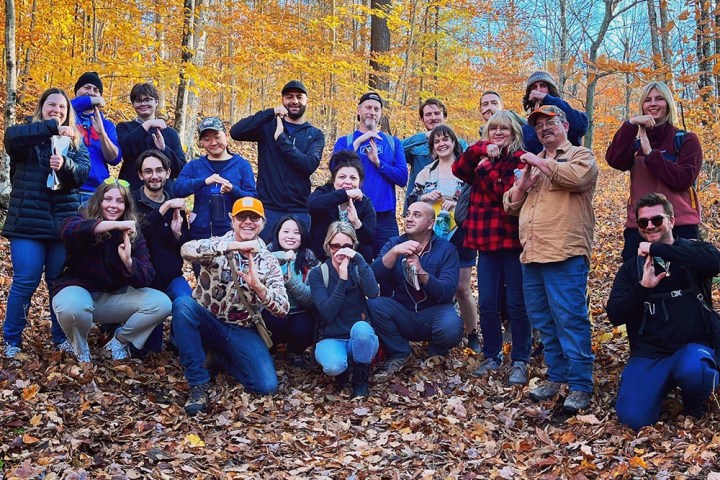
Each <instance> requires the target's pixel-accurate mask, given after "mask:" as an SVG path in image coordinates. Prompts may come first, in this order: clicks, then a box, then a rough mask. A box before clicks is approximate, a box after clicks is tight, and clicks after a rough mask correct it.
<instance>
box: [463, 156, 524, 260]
mask: <svg viewBox="0 0 720 480" xmlns="http://www.w3.org/2000/svg"><path fill="white" fill-rule="evenodd" d="M488 145H489V142H478V143H476V144H475V145H473V146H472V147H470V148H469V149H467V150H466V151H465V152H464V153H463V154H462V155H461V156H460V158H458V159H457V160H456V161H455V163H453V166H452V169H453V174H454V175H455V176H457V177H458V178H460V179H462V180H464V181H466V182H468V183H469V184H471V185H472V189H471V190H470V206H469V208H468V216H467V218H466V219H465V222H464V223H463V228H464V229H465V244H464V246H465V247H466V248H472V249H476V250H480V251H482V252H493V251H497V250H503V249H510V248H521V246H520V238H519V235H518V218H517V217H515V216H512V215H509V214H507V213H505V210H504V209H503V194H504V193H505V192H507V191H508V190H509V189H510V187H511V186H512V185H513V183H514V181H515V175H514V174H513V171H514V170H515V169H516V168H519V169H522V168H523V167H524V165H525V164H524V163H523V162H521V161H520V157H521V156H522V155H523V154H524V153H525V151H524V150H518V151H517V152H515V153H514V154H512V155H507V154H506V155H505V156H503V157H502V158H499V159H497V160H496V161H495V162H494V163H490V162H483V160H484V159H485V158H486V157H487V146H488Z"/></svg>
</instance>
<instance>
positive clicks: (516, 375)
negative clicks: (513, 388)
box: [508, 362, 528, 385]
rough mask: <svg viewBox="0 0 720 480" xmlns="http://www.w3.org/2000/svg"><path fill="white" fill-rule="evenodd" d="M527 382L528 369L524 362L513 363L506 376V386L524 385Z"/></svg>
mask: <svg viewBox="0 0 720 480" xmlns="http://www.w3.org/2000/svg"><path fill="white" fill-rule="evenodd" d="M527 381H528V367H527V363H525V362H513V363H512V366H511V367H510V374H509V375H508V384H510V385H525V384H526V383H527Z"/></svg>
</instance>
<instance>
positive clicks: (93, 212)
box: [52, 177, 172, 362]
mask: <svg viewBox="0 0 720 480" xmlns="http://www.w3.org/2000/svg"><path fill="white" fill-rule="evenodd" d="M129 187H130V184H128V183H127V182H126V181H125V180H116V179H114V178H112V177H110V178H107V179H105V181H104V182H103V183H101V184H100V186H98V187H97V189H96V190H95V193H94V194H93V195H92V197H90V200H88V203H87V206H86V208H85V209H83V212H82V214H78V215H75V216H72V217H69V218H68V219H67V220H65V222H63V224H62V226H61V227H60V237H61V238H62V243H63V246H64V247H65V250H66V252H67V261H66V262H65V267H64V269H63V272H62V275H61V276H60V277H59V278H58V279H57V280H56V281H55V284H54V293H55V295H54V298H53V301H52V306H53V310H54V311H55V314H56V315H57V318H58V322H59V323H60V325H61V326H62V329H63V330H64V331H65V334H66V335H67V336H68V338H69V339H70V342H71V343H72V347H73V350H74V352H75V355H76V357H77V359H78V360H79V361H80V362H90V361H91V358H90V348H89V346H88V341H87V338H88V332H89V331H90V327H91V326H92V324H93V321H95V322H98V323H110V324H120V327H119V328H118V329H117V330H116V331H115V334H114V335H113V336H112V338H111V339H110V341H109V342H108V343H107V344H106V345H105V347H104V352H105V353H106V354H107V355H108V356H110V357H111V358H112V359H113V360H123V359H126V358H128V357H129V356H130V351H129V344H131V343H132V345H133V346H134V347H135V348H137V349H138V350H140V349H142V347H143V345H145V341H146V340H147V338H148V336H149V335H150V333H151V332H152V331H153V329H154V328H155V326H156V325H158V324H160V323H162V322H163V320H165V319H166V318H167V316H168V315H170V310H171V305H172V304H171V302H170V299H169V298H168V297H167V296H166V295H165V294H164V293H162V292H159V291H157V290H153V289H152V288H147V286H148V285H149V284H150V282H151V280H152V278H153V276H154V275H155V269H154V268H153V265H152V262H151V261H150V254H149V253H148V250H147V247H146V246H145V239H144V238H143V236H142V233H141V232H140V229H139V228H137V214H136V211H135V204H134V201H133V196H132V193H131V192H130V188H129Z"/></svg>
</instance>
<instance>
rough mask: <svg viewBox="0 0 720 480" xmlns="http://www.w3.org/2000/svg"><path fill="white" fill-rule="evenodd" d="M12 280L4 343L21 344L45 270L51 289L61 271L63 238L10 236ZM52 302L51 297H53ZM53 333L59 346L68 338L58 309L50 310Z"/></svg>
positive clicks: (4, 326) (63, 253)
mask: <svg viewBox="0 0 720 480" xmlns="http://www.w3.org/2000/svg"><path fill="white" fill-rule="evenodd" d="M10 256H11V258H12V266H13V279H12V286H11V287H10V293H9V294H8V300H7V310H6V312H5V322H4V323H3V335H4V336H5V343H7V344H8V345H12V346H14V347H19V346H20V345H21V344H22V332H23V330H24V329H25V325H27V314H28V309H29V308H30V300H31V298H32V296H33V294H34V293H35V290H37V287H38V285H40V278H42V274H43V270H44V271H45V283H46V284H47V286H48V290H50V291H51V289H52V284H53V282H54V281H55V279H56V278H57V277H58V275H60V272H61V271H62V267H63V263H64V262H65V249H64V248H63V246H62V243H60V240H31V239H28V238H11V239H10ZM50 303H51V304H52V296H51V297H50ZM50 334H51V335H52V341H53V343H54V344H56V345H58V344H60V343H63V342H64V341H65V340H66V337H65V333H64V332H63V330H62V328H61V327H60V324H59V323H58V321H57V317H56V316H55V312H54V311H53V310H52V308H51V309H50Z"/></svg>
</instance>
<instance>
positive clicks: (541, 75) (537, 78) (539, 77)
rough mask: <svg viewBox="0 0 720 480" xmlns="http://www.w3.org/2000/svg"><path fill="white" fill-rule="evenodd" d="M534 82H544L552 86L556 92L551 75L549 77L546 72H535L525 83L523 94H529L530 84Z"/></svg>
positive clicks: (555, 85)
mask: <svg viewBox="0 0 720 480" xmlns="http://www.w3.org/2000/svg"><path fill="white" fill-rule="evenodd" d="M536 82H545V83H547V84H548V85H552V86H553V87H555V90H558V86H557V83H555V79H554V78H553V77H552V75H550V74H549V73H548V72H544V71H542V70H538V71H537V72H533V73H532V74H531V75H530V76H529V77H528V79H527V82H526V83H525V92H526V93H527V92H529V91H530V87H531V86H532V84H533V83H536Z"/></svg>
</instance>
